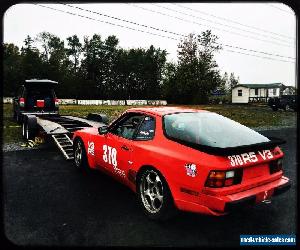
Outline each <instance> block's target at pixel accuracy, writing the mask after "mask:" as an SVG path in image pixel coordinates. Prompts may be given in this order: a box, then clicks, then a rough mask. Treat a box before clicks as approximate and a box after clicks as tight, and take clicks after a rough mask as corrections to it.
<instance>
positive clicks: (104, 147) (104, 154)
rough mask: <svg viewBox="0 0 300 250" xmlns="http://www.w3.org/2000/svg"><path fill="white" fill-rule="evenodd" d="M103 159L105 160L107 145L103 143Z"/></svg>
mask: <svg viewBox="0 0 300 250" xmlns="http://www.w3.org/2000/svg"><path fill="white" fill-rule="evenodd" d="M103 151H104V152H103V161H104V162H107V145H103Z"/></svg>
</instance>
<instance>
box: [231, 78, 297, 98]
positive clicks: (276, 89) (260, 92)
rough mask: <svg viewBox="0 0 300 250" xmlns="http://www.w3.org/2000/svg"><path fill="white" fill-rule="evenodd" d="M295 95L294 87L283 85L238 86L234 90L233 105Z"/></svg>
mask: <svg viewBox="0 0 300 250" xmlns="http://www.w3.org/2000/svg"><path fill="white" fill-rule="evenodd" d="M294 93H295V88H294V87H291V86H285V85H284V84H282V83H267V84H238V85H236V86H235V87H234V88H232V103H249V102H267V101H268V99H269V97H279V96H281V95H282V94H294Z"/></svg>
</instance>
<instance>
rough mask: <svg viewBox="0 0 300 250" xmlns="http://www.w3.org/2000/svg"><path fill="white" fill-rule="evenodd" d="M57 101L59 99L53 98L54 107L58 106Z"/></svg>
mask: <svg viewBox="0 0 300 250" xmlns="http://www.w3.org/2000/svg"><path fill="white" fill-rule="evenodd" d="M58 101H59V100H58V99H57V98H54V104H55V107H56V108H58Z"/></svg>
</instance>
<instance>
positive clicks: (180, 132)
mask: <svg viewBox="0 0 300 250" xmlns="http://www.w3.org/2000/svg"><path fill="white" fill-rule="evenodd" d="M163 127H164V133H165V135H166V136H167V137H168V138H169V139H171V140H174V141H179V142H180V141H181V142H187V143H193V144H197V145H204V146H210V147H218V148H227V147H238V146H245V145H251V144H256V143H263V142H269V141H270V140H269V139H268V138H267V137H265V136H263V135H261V134H259V133H257V132H255V131H254V130H252V129H250V128H248V127H246V126H244V125H242V124H240V123H238V122H235V121H233V120H231V119H228V118H226V117H224V116H221V115H218V114H216V113H210V112H191V113H175V114H170V115H165V116H164V118H163Z"/></svg>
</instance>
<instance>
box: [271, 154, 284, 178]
mask: <svg viewBox="0 0 300 250" xmlns="http://www.w3.org/2000/svg"><path fill="white" fill-rule="evenodd" d="M269 167H270V174H274V173H276V172H279V171H280V170H282V158H280V159H278V160H275V161H271V162H270V164H269Z"/></svg>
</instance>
